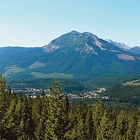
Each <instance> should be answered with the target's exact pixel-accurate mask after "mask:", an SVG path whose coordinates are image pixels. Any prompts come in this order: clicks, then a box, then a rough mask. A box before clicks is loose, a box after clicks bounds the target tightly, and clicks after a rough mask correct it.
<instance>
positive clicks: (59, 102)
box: [45, 82, 68, 140]
mask: <svg viewBox="0 0 140 140" xmlns="http://www.w3.org/2000/svg"><path fill="white" fill-rule="evenodd" d="M48 98H49V104H48V119H47V120H46V135H45V138H46V139H48V140H55V139H57V140H65V134H66V132H67V129H68V128H67V127H68V116H67V113H66V111H65V107H64V103H63V94H62V92H61V90H60V89H59V84H58V83H57V82H54V83H53V87H52V88H50V94H49V97H48Z"/></svg>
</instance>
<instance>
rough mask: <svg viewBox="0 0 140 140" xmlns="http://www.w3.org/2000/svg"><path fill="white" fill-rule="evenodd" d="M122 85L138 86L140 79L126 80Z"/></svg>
mask: <svg viewBox="0 0 140 140" xmlns="http://www.w3.org/2000/svg"><path fill="white" fill-rule="evenodd" d="M124 85H130V86H140V79H137V80H133V81H129V82H126V83H125V84H124Z"/></svg>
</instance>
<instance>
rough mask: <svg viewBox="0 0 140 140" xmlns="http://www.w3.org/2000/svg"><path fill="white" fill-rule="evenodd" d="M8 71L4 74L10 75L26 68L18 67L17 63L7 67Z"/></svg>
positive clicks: (5, 75)
mask: <svg viewBox="0 0 140 140" xmlns="http://www.w3.org/2000/svg"><path fill="white" fill-rule="evenodd" d="M5 69H6V72H5V73H4V74H3V76H4V77H8V75H11V74H16V73H19V72H22V71H24V70H25V68H20V67H17V66H16V65H12V66H7V67H5Z"/></svg>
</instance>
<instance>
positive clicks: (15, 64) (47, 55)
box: [0, 31, 140, 81]
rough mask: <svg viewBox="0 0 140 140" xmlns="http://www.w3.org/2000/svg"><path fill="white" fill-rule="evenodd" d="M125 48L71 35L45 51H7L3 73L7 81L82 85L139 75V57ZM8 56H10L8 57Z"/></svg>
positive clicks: (93, 37) (0, 63)
mask: <svg viewBox="0 0 140 140" xmlns="http://www.w3.org/2000/svg"><path fill="white" fill-rule="evenodd" d="M124 48H127V47H125V45H123V44H122V45H121V44H118V45H117V44H114V43H112V42H110V41H106V40H103V39H101V38H98V37H97V36H96V35H94V34H92V33H89V32H84V33H79V32H77V31H71V32H69V33H66V34H64V35H62V36H60V37H58V38H56V39H54V40H52V41H51V42H50V43H49V44H48V45H45V46H43V47H38V48H30V49H27V48H21V49H20V48H17V50H16V48H12V47H10V48H7V49H9V50H11V51H10V52H11V53H10V52H9V51H8V50H7V51H5V55H3V59H1V61H0V73H2V74H3V75H4V77H7V78H8V79H29V78H52V77H53V78H68V79H83V80H82V81H84V80H86V79H91V78H93V77H97V76H117V75H124V74H138V73H140V56H139V55H136V54H133V53H131V52H129V51H127V50H126V49H124ZM14 49H15V50H16V51H15V53H13V52H14V51H13V52H12V50H14ZM18 49H19V50H18ZM0 52H1V48H0ZM7 54H10V55H9V56H8V57H6V55H7ZM0 57H1V58H2V53H1V54H0Z"/></svg>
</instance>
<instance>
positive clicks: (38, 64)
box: [29, 61, 45, 69]
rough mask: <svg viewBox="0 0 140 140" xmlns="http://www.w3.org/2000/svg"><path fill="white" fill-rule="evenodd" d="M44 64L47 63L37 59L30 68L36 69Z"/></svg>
mask: <svg viewBox="0 0 140 140" xmlns="http://www.w3.org/2000/svg"><path fill="white" fill-rule="evenodd" d="M43 66H45V63H42V62H39V61H37V62H35V63H34V64H32V65H30V66H29V69H35V68H39V67H43Z"/></svg>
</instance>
